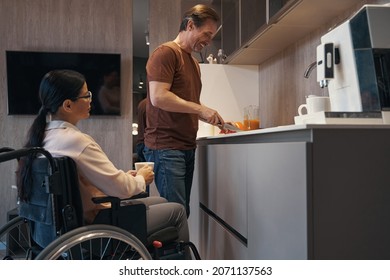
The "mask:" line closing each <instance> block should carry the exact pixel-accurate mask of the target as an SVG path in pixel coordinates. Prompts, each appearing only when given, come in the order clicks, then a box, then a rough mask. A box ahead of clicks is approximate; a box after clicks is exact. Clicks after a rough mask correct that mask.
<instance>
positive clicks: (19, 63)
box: [6, 51, 121, 115]
mask: <svg viewBox="0 0 390 280" xmlns="http://www.w3.org/2000/svg"><path fill="white" fill-rule="evenodd" d="M6 62H7V84H8V114H9V115H35V114H37V113H38V111H39V108H40V107H41V103H40V100H39V93H38V91H39V84H40V82H41V79H42V77H43V76H44V75H45V74H46V73H47V72H49V71H51V70H54V69H70V70H75V71H78V72H80V73H82V74H83V75H84V76H85V78H86V81H87V85H88V89H89V90H90V91H91V92H92V94H93V98H92V109H91V115H120V62H121V57H120V54H111V53H110V54H109V53H70V52H31V51H6ZM105 94H106V98H104V97H103V96H104V95H105ZM99 95H100V96H99ZM109 95H110V96H109ZM104 100H105V101H104ZM106 101H109V102H108V103H110V104H108V103H107V102H106Z"/></svg>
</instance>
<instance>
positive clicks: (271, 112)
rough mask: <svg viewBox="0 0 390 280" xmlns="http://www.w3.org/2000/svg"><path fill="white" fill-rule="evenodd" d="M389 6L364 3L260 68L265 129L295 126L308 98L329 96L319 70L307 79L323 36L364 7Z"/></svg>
mask: <svg viewBox="0 0 390 280" xmlns="http://www.w3.org/2000/svg"><path fill="white" fill-rule="evenodd" d="M385 3H390V1H389V0H367V1H361V3H359V4H358V5H356V6H355V7H353V8H352V9H351V10H349V11H347V12H345V13H344V14H341V15H339V16H338V17H337V18H335V19H333V20H332V21H331V22H329V23H328V24H327V25H324V26H323V27H322V28H320V29H318V30H316V31H315V32H313V33H311V34H309V35H308V36H306V37H305V38H303V39H302V40H299V41H297V42H295V43H294V44H293V45H291V46H289V47H288V48H286V49H285V50H284V51H282V52H281V53H279V54H278V55H275V56H274V57H272V58H270V59H269V60H267V61H266V62H264V63H263V64H261V65H260V70H259V81H260V82H259V87H260V90H259V92H260V98H259V105H260V118H261V122H262V127H263V128H265V127H274V126H280V125H289V124H294V116H296V115H297V108H298V106H299V105H300V104H302V103H304V102H305V96H307V95H309V94H316V95H328V90H327V89H326V88H325V89H321V88H320V87H319V85H318V83H317V75H316V69H314V70H313V72H312V74H311V76H310V77H309V78H308V79H305V78H304V77H303V74H304V72H305V70H306V68H307V66H308V65H309V64H310V63H311V62H313V61H315V59H316V48H317V46H318V45H319V44H320V40H321V36H322V35H324V34H326V32H327V30H329V29H330V28H331V27H334V26H335V25H337V24H339V23H341V22H344V21H345V20H346V19H347V18H349V17H350V16H351V15H352V14H353V13H354V12H355V11H357V10H358V9H360V8H361V7H362V6H363V5H364V4H385Z"/></svg>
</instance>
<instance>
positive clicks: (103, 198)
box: [92, 196, 120, 204]
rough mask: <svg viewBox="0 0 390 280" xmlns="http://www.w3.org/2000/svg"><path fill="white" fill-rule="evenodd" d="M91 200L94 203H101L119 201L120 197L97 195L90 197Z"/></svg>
mask: <svg viewBox="0 0 390 280" xmlns="http://www.w3.org/2000/svg"><path fill="white" fill-rule="evenodd" d="M92 202H93V203H95V204H102V203H107V202H110V203H119V202H120V199H119V198H118V197H115V196H99V197H92Z"/></svg>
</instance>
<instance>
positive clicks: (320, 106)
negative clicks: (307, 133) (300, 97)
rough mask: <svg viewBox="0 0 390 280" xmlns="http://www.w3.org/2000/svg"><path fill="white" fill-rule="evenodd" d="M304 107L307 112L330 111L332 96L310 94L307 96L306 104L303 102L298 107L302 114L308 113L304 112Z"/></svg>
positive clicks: (299, 112)
mask: <svg viewBox="0 0 390 280" xmlns="http://www.w3.org/2000/svg"><path fill="white" fill-rule="evenodd" d="M304 109H306V114H313V113H317V112H329V111H330V98H329V97H328V96H317V95H309V96H307V97H306V104H301V105H299V107H298V114H299V115H300V116H302V115H306V114H305V113H304V112H303V110H304Z"/></svg>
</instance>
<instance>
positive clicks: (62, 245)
mask: <svg viewBox="0 0 390 280" xmlns="http://www.w3.org/2000/svg"><path fill="white" fill-rule="evenodd" d="M56 259H63V260H72V259H77V260H80V259H81V260H128V259H136V260H140V259H143V260H151V259H152V257H151V255H150V254H149V252H148V250H147V249H146V247H145V246H144V245H143V244H142V242H141V241H140V240H139V239H138V238H136V237H135V236H134V235H132V234H131V233H129V232H128V231H125V230H123V229H121V228H118V227H115V226H111V225H103V224H97V225H87V226H84V227H80V228H77V229H74V230H72V231H70V232H67V233H65V234H63V235H62V236H60V237H59V238H58V239H56V240H54V241H53V242H52V243H50V244H49V245H48V246H47V247H46V248H45V249H43V250H42V252H41V253H40V254H39V255H38V256H37V257H36V260H56Z"/></svg>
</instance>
